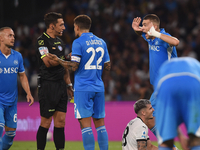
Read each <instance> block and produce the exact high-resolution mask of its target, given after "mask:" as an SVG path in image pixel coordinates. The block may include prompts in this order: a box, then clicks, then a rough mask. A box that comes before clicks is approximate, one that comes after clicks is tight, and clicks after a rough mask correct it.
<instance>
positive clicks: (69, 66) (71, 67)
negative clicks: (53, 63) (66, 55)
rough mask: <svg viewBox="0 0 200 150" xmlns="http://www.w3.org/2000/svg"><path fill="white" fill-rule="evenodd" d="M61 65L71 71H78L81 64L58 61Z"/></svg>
mask: <svg viewBox="0 0 200 150" xmlns="http://www.w3.org/2000/svg"><path fill="white" fill-rule="evenodd" d="M58 62H59V64H60V65H62V66H63V67H64V68H66V69H68V70H69V71H76V70H77V69H78V66H79V63H77V62H74V61H63V60H62V59H58Z"/></svg>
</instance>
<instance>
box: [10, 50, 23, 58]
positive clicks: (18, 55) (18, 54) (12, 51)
mask: <svg viewBox="0 0 200 150" xmlns="http://www.w3.org/2000/svg"><path fill="white" fill-rule="evenodd" d="M11 53H12V54H14V56H15V57H22V54H21V53H20V52H18V51H16V50H14V49H11Z"/></svg>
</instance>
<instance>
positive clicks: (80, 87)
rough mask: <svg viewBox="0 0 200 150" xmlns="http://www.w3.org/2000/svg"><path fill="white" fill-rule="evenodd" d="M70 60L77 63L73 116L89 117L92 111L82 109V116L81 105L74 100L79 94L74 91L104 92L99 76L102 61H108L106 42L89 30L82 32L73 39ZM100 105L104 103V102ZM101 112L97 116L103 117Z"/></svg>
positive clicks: (102, 65) (103, 114) (102, 64)
mask: <svg viewBox="0 0 200 150" xmlns="http://www.w3.org/2000/svg"><path fill="white" fill-rule="evenodd" d="M71 61H75V62H78V63H79V67H78V69H77V70H76V71H75V74H74V81H75V83H74V91H75V93H74V99H75V104H76V108H77V107H78V108H77V109H75V116H76V118H82V117H89V116H91V115H90V114H93V112H88V111H83V112H82V113H84V116H83V114H82V113H81V112H80V111H81V110H82V109H81V108H80V107H81V105H80V107H79V105H77V101H76V97H77V98H78V97H79V96H80V95H76V92H78V91H81V92H82V91H88V92H104V84H103V81H102V78H101V76H102V72H103V67H104V63H105V62H109V61H110V58H109V54H108V49H107V46H106V43H105V42H104V41H103V40H102V39H100V38H98V37H97V36H95V35H94V34H92V33H91V32H89V33H83V34H82V35H81V36H80V37H79V38H78V39H76V40H74V42H73V44H72V56H71ZM80 98H81V101H84V100H87V98H83V97H80ZM100 98H101V99H100V100H99V101H102V99H104V95H102V96H100ZM78 103H79V102H78ZM102 105H104V103H103V104H102ZM97 109H98V108H97ZM94 111H95V110H94ZM103 112H105V111H103ZM103 112H102V113H101V114H99V115H98V116H97V117H98V118H99V117H100V118H102V117H103V118H104V117H105V113H103ZM79 113H81V116H79ZM85 113H87V114H88V115H89V116H85V115H87V114H85ZM100 115H102V116H100Z"/></svg>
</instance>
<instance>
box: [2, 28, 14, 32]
mask: <svg viewBox="0 0 200 150" xmlns="http://www.w3.org/2000/svg"><path fill="white" fill-rule="evenodd" d="M5 29H11V30H12V28H11V27H2V28H0V32H1V31H3V30H5Z"/></svg>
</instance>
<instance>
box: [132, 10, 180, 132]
mask: <svg viewBox="0 0 200 150" xmlns="http://www.w3.org/2000/svg"><path fill="white" fill-rule="evenodd" d="M140 22H141V18H140V17H137V18H134V20H133V23H132V28H133V29H134V31H135V32H136V33H137V34H138V35H141V36H142V37H143V38H144V39H145V40H146V41H147V42H148V45H149V72H150V83H151V84H152V85H153V83H154V80H155V78H156V77H157V74H158V70H159V68H160V66H161V65H162V64H163V62H165V61H166V60H169V59H171V58H173V57H177V52H176V48H175V46H177V45H178V44H179V40H178V39H177V38H175V37H172V36H171V35H170V34H169V33H166V32H165V30H164V29H160V19H159V18H158V16H157V15H155V14H148V15H146V16H145V17H144V18H143V22H142V27H140V26H139V25H140ZM150 101H151V104H152V106H153V108H154V109H155V105H156V102H155V99H154V93H153V94H152V95H151V98H150ZM155 111H156V109H155ZM154 116H155V113H154ZM147 126H148V128H149V129H151V131H152V132H153V133H154V134H155V135H156V132H155V118H154V119H152V120H150V121H149V122H148V124H147Z"/></svg>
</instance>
